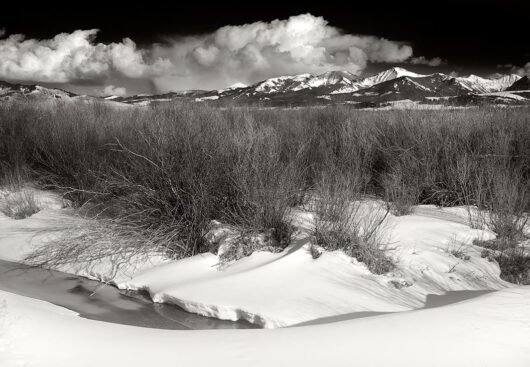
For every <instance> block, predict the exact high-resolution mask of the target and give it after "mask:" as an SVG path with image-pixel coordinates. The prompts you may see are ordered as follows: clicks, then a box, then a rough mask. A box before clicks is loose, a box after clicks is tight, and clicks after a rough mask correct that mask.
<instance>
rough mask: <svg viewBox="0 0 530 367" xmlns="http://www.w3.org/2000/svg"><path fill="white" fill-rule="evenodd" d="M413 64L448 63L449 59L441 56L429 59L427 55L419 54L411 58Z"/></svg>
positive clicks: (432, 64)
mask: <svg viewBox="0 0 530 367" xmlns="http://www.w3.org/2000/svg"><path fill="white" fill-rule="evenodd" d="M410 63H411V64H415V65H427V66H433V67H435V66H440V65H444V64H446V63H447V61H445V60H443V59H442V58H440V57H434V58H432V59H427V58H426V57H425V56H419V57H413V58H412V59H410Z"/></svg>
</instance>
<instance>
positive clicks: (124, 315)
mask: <svg viewBox="0 0 530 367" xmlns="http://www.w3.org/2000/svg"><path fill="white" fill-rule="evenodd" d="M0 290H4V291H8V292H11V293H16V294H18V295H22V296H27V297H31V298H36V299H40V300H43V301H47V302H50V303H53V304H55V305H58V306H62V307H65V308H68V309H70V310H72V311H75V312H77V313H79V315H80V316H81V317H84V318H87V319H92V320H99V321H106V322H113V323H118V324H126V325H134V326H141V327H149V328H157V329H174V330H187V329H249V328H257V326H255V325H252V324H250V323H248V322H245V321H237V322H233V321H224V320H219V319H215V318H211V317H204V316H199V315H196V314H192V313H189V312H186V311H184V310H183V309H181V308H179V307H177V306H174V305H169V304H159V303H153V302H151V301H150V300H149V299H148V297H146V296H145V295H142V294H141V293H131V292H125V291H121V290H119V289H117V288H115V287H113V286H110V285H105V284H103V283H100V282H97V281H94V280H89V279H86V278H82V277H77V276H73V275H71V274H66V273H62V272H59V271H52V270H46V269H42V268H35V267H29V266H25V265H21V264H17V263H13V262H9V261H3V260H0Z"/></svg>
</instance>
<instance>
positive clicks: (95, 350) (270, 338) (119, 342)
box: [0, 286, 530, 367]
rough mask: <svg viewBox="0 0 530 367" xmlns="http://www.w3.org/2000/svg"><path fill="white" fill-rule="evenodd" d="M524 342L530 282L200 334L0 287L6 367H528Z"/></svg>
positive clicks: (529, 334) (0, 354)
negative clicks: (378, 311)
mask: <svg viewBox="0 0 530 367" xmlns="http://www.w3.org/2000/svg"><path fill="white" fill-rule="evenodd" d="M248 296H249V297H251V295H248ZM352 301H353V300H352ZM269 302H274V300H269ZM323 306H325V305H323ZM528 340H530V287H528V286H527V287H518V288H511V289H507V290H503V291H499V292H494V293H490V294H486V295H483V296H480V297H478V298H475V299H472V300H468V301H464V302H460V303H456V304H453V305H449V306H444V307H438V308H430V309H424V310H419V311H413V312H405V313H397V314H388V315H381V316H376V317H369V318H363V319H356V320H346V321H339V322H334V323H328V324H323V325H314V326H303V327H293V328H287V329H277V330H194V331H188V330H184V331H179V330H159V329H148V328H140V327H132V326H125V325H117V324H110V323H105V322H99V321H93V320H87V319H83V318H80V317H77V316H76V315H75V314H74V313H73V312H71V311H68V310H66V309H64V308H61V307H58V306H54V305H52V304H49V303H46V302H43V301H37V300H33V299H30V298H26V297H22V296H17V295H14V294H12V293H7V292H0V365H1V366H2V367H15V366H17V367H18V366H38V367H72V366H76V367H93V366H114V367H121V366H123V367H125V366H126V367H145V366H182V367H212V366H221V367H223V366H226V367H239V366H241V367H249V366H253V367H265V366H304V367H313V366H314V367H321V366H333V367H350V366H373V367H376V366H395V367H426V366H429V367H447V366H451V367H471V366H491V367H497V366H509V367H527V366H529V365H530V348H528Z"/></svg>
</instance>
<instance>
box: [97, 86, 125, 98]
mask: <svg viewBox="0 0 530 367" xmlns="http://www.w3.org/2000/svg"><path fill="white" fill-rule="evenodd" d="M101 95H102V96H119V97H123V96H125V95H127V89H125V88H124V87H115V86H114V85H112V84H110V85H107V86H106V87H105V88H103V90H102V92H101Z"/></svg>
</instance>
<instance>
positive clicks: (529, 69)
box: [512, 62, 530, 76]
mask: <svg viewBox="0 0 530 367" xmlns="http://www.w3.org/2000/svg"><path fill="white" fill-rule="evenodd" d="M512 70H513V71H515V73H517V74H518V75H521V76H525V75H528V76H530V62H527V63H526V64H525V65H524V66H523V67H520V68H518V67H515V66H514V67H513V68H512Z"/></svg>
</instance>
